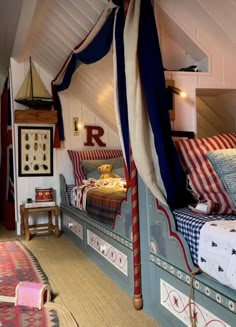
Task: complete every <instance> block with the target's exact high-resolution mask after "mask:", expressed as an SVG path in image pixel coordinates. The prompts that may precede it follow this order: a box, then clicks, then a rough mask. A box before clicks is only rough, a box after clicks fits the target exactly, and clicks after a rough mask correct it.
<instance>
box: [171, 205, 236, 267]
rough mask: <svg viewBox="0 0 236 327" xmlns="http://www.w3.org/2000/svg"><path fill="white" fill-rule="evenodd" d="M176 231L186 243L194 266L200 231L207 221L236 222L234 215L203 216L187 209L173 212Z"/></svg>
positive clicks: (196, 261) (196, 258)
mask: <svg viewBox="0 0 236 327" xmlns="http://www.w3.org/2000/svg"><path fill="white" fill-rule="evenodd" d="M173 215H174V218H175V222H176V229H177V231H178V232H180V233H182V234H183V236H184V238H185V240H186V241H187V243H188V245H189V249H190V253H191V255H192V259H193V262H194V264H195V265H197V264H198V251H199V238H200V230H201V228H202V226H203V225H204V224H205V223H206V222H207V221H213V220H236V215H204V214H198V213H194V212H192V211H191V210H190V209H188V208H183V209H176V210H174V211H173Z"/></svg>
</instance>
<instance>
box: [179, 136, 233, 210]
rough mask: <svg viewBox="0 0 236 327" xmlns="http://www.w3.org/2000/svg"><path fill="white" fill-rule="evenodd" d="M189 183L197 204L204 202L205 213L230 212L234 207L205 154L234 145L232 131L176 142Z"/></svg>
mask: <svg viewBox="0 0 236 327" xmlns="http://www.w3.org/2000/svg"><path fill="white" fill-rule="evenodd" d="M176 143H177V145H176V147H177V151H178V153H179V156H180V160H181V162H182V164H183V167H184V169H185V171H186V173H187V178H188V182H189V186H190V187H191V189H192V191H193V194H194V195H195V197H196V198H197V200H198V201H199V202H200V203H207V205H208V213H217V214H231V213H236V209H235V207H234V205H233V203H232V201H231V200H230V197H229V196H228V194H227V192H226V190H225V189H224V186H223V184H222V182H221V180H220V178H219V176H218V175H217V173H216V172H215V171H214V169H213V167H212V165H211V163H210V161H208V159H207V157H206V155H205V154H206V153H207V152H209V151H214V150H220V149H229V148H235V147H236V133H231V134H221V135H217V136H212V137H208V138H201V139H185V140H179V141H177V142H176Z"/></svg>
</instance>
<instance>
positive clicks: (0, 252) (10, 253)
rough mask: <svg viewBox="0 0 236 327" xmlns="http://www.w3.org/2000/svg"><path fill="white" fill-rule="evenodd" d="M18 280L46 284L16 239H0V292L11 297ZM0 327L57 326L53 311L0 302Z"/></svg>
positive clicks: (39, 271)
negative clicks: (5, 240) (6, 240)
mask: <svg viewBox="0 0 236 327" xmlns="http://www.w3.org/2000/svg"><path fill="white" fill-rule="evenodd" d="M20 281H31V282H37V283H48V280H47V277H46V275H45V274H44V272H43V271H42V269H41V267H40V265H39V263H38V261H37V260H36V259H35V257H34V256H33V255H32V254H31V253H30V252H29V250H27V249H26V248H25V247H24V246H23V245H22V244H21V242H19V241H11V242H10V241H9V242H0V295H5V296H15V288H16V286H17V284H18V283H19V282H20ZM0 326H3V327H31V326H37V327H57V326H59V320H58V316H57V312H56V311H55V310H50V309H48V308H43V309H41V310H38V309H37V308H31V307H26V306H15V305H14V304H11V303H3V302H2V303H0Z"/></svg>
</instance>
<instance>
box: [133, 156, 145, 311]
mask: <svg viewBox="0 0 236 327" xmlns="http://www.w3.org/2000/svg"><path fill="white" fill-rule="evenodd" d="M130 152H131V154H130V168H131V169H130V170H131V177H130V186H131V203H132V204H131V206H132V233H133V267H134V294H133V305H134V307H135V309H136V310H140V309H142V307H143V299H142V293H141V268H140V267H141V265H140V238H139V216H138V188H137V182H138V180H137V169H136V166H135V163H134V160H133V156H132V151H130Z"/></svg>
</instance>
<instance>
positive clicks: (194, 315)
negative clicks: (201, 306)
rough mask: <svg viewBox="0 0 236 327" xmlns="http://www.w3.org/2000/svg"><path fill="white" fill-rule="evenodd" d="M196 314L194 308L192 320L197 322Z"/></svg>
mask: <svg viewBox="0 0 236 327" xmlns="http://www.w3.org/2000/svg"><path fill="white" fill-rule="evenodd" d="M197 315H198V313H197V312H196V311H195V310H194V311H193V320H195V321H196V322H197Z"/></svg>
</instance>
